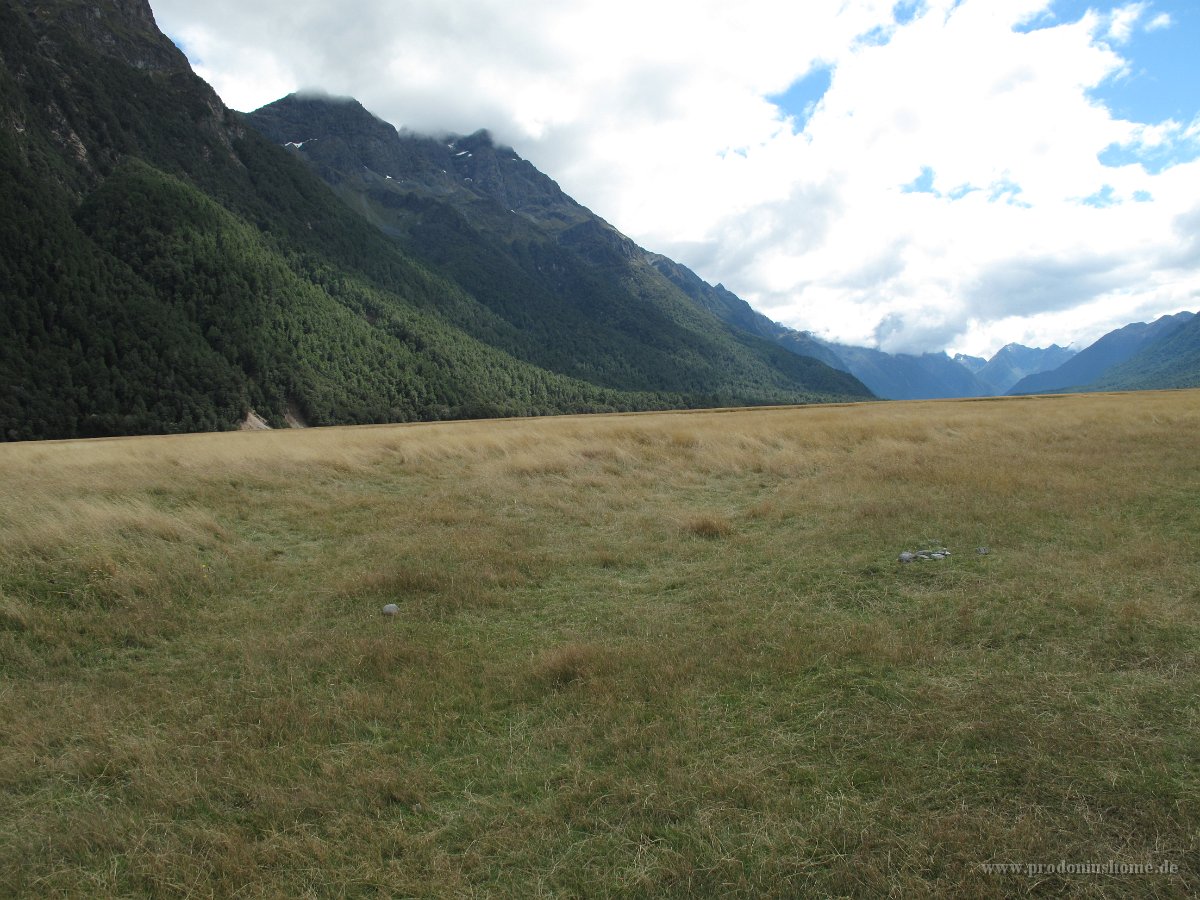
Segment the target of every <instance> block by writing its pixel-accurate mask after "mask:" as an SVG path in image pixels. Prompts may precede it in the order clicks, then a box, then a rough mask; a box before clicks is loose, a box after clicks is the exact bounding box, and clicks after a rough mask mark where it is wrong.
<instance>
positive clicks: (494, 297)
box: [247, 94, 868, 403]
mask: <svg viewBox="0 0 1200 900" xmlns="http://www.w3.org/2000/svg"><path fill="white" fill-rule="evenodd" d="M247 121H248V122H249V123H250V124H251V125H252V126H253V127H254V128H255V129H257V130H258V131H259V132H260V133H262V134H263V135H264V136H265V137H266V138H267V139H269V140H270V141H271V142H273V143H275V144H276V145H278V146H281V147H285V148H288V149H289V150H290V151H291V152H292V153H294V154H295V155H296V156H297V157H298V158H300V159H302V160H304V162H305V163H307V164H308V165H309V166H310V167H311V168H312V169H313V171H314V172H316V173H317V174H318V175H320V176H321V177H322V178H323V179H324V180H325V181H326V182H327V183H328V184H329V185H330V186H331V187H333V189H334V190H335V192H337V194H338V195H339V196H340V197H342V199H343V200H344V201H345V202H346V204H347V205H348V206H349V207H350V208H351V209H354V210H355V211H357V212H359V213H360V214H362V215H363V216H364V217H365V218H366V219H368V220H369V221H371V222H373V223H375V225H376V226H377V227H378V228H379V229H380V230H381V231H382V232H384V233H385V234H387V235H388V236H390V237H391V238H392V239H393V240H395V241H396V243H397V244H398V245H399V246H400V247H401V248H403V249H404V251H405V252H406V253H409V254H411V255H413V256H415V257H416V258H418V259H420V260H421V262H422V263H423V264H424V265H426V266H428V267H429V268H431V269H433V270H434V271H436V272H438V273H439V274H440V275H442V276H444V277H446V278H447V279H449V280H452V281H454V282H455V283H457V284H459V285H461V286H463V287H464V288H465V289H466V290H467V291H468V292H469V293H470V294H471V295H472V296H473V297H475V298H476V299H478V300H479V301H480V302H481V303H482V304H483V305H485V306H486V307H487V308H488V309H489V311H490V312H491V313H493V314H494V319H493V320H491V321H489V322H488V323H486V329H481V328H480V325H481V324H482V323H477V322H476V321H474V320H473V319H469V318H467V319H462V318H460V319H456V320H455V323H456V324H457V325H459V327H462V328H463V329H465V330H467V331H468V332H469V333H471V334H474V335H475V336H477V337H479V338H480V339H481V340H486V341H487V342H489V343H491V344H493V345H495V346H499V347H501V348H503V349H504V350H505V351H507V352H509V353H511V354H513V355H514V356H516V357H518V358H520V359H522V360H525V361H528V362H530V363H533V364H535V365H538V366H541V367H544V368H546V369H549V370H551V371H554V372H558V373H562V374H565V375H569V376H572V377H575V378H580V379H585V380H587V381H589V382H592V383H595V384H597V385H602V386H605V387H609V388H614V389H620V390H659V391H674V392H681V393H685V394H694V393H696V392H701V393H703V394H705V395H706V396H707V397H709V398H710V401H711V402H715V403H745V402H762V401H764V400H765V401H777V402H784V401H786V400H787V399H788V398H789V397H791V398H795V397H796V396H797V392H798V391H803V392H807V394H808V396H811V395H812V394H813V392H825V393H829V394H839V395H842V396H858V397H865V396H868V394H867V391H866V389H865V388H864V387H863V386H862V385H861V384H860V383H858V382H857V381H856V380H855V379H853V378H848V377H847V376H846V375H845V374H844V373H842V372H839V371H836V370H834V369H832V368H830V367H829V366H828V365H827V364H825V363H823V362H821V361H820V359H819V357H817V358H814V357H812V356H802V355H797V354H795V353H788V352H784V350H782V349H781V348H780V347H779V346H777V345H776V343H775V341H773V340H772V337H773V336H774V335H773V329H774V330H775V331H778V330H783V329H782V326H776V325H775V324H774V323H772V322H770V320H769V319H767V318H766V317H765V316H761V315H759V314H758V313H755V312H754V311H753V310H751V309H750V308H749V307H748V306H747V305H746V304H745V303H744V302H743V301H741V300H740V299H739V298H737V297H736V296H734V295H733V294H731V293H730V292H728V291H726V290H725V289H724V288H723V287H721V286H718V287H716V288H714V287H712V286H710V285H707V284H705V283H704V282H703V281H701V280H700V279H699V277H698V276H696V275H695V274H694V273H692V272H690V271H688V270H687V269H685V268H684V267H682V266H679V265H678V264H676V263H673V262H672V261H670V260H668V259H666V258H665V257H662V256H660V255H657V254H653V253H650V252H648V251H646V250H644V249H642V248H641V247H639V246H637V245H636V244H635V243H634V242H633V241H631V240H630V239H629V238H627V237H625V236H624V235H622V234H621V233H620V232H618V231H617V230H616V229H615V228H613V227H612V226H611V225H610V224H609V223H608V222H606V221H604V220H603V219H601V218H600V217H599V216H597V215H595V214H594V213H592V212H591V211H590V210H588V209H586V208H585V207H583V206H581V205H580V204H579V203H577V202H576V201H574V200H573V199H572V198H570V197H569V196H567V195H566V194H565V193H564V192H563V191H562V189H561V188H560V187H559V186H558V185H557V184H556V183H555V182H554V181H553V180H552V179H550V178H549V177H548V176H546V175H544V174H543V173H541V172H539V171H538V170H537V169H536V168H535V167H534V166H533V165H532V164H531V163H529V162H528V161H527V160H524V159H522V158H521V157H520V156H519V155H518V154H517V153H516V152H515V151H514V150H513V149H512V148H510V147H505V146H500V145H497V144H496V143H495V141H494V140H493V139H492V137H491V135H490V134H489V133H488V132H486V131H479V132H476V133H474V134H472V135H468V136H465V137H464V136H456V135H451V136H447V137H443V138H435V137H431V136H428V135H421V134H416V133H413V132H409V131H406V130H398V129H396V128H395V127H393V126H392V125H389V124H388V123H386V122H384V121H382V120H381V119H379V118H378V117H376V116H374V115H373V114H371V113H370V112H368V111H367V110H366V109H365V108H363V107H362V105H361V104H359V103H358V102H357V101H354V100H351V99H347V98H333V97H327V96H318V95H307V96H301V95H296V94H293V95H289V96H287V97H284V98H282V99H280V100H277V101H275V102H274V103H271V104H268V105H267V106H264V107H262V108H261V109H259V110H256V111H255V112H253V113H251V114H250V115H249V116H248V117H247ZM814 349H815V348H814Z"/></svg>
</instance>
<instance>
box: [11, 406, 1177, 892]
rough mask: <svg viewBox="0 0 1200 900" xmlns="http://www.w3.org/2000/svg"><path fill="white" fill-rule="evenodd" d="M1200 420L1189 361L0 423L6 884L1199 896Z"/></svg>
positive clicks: (128, 888) (51, 888)
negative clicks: (162, 433) (716, 403)
mask: <svg viewBox="0 0 1200 900" xmlns="http://www.w3.org/2000/svg"><path fill="white" fill-rule="evenodd" d="M1198 436H1200V392H1195V391H1193V392H1174V393H1146V394H1126V395H1081V396H1064V397H1055V398H1021V399H1006V400H999V401H957V402H956V401H942V402H910V403H887V404H883V403H879V404H864V405H852V406H841V407H808V408H799V409H770V410H753V411H728V412H699V413H683V414H661V415H657V414H654V415H637V416H606V417H590V418H589V417H573V418H560V419H540V420H523V421H499V422H473V423H448V424H436V425H415V426H414V425H409V426H395V427H390V426H389V427H367V428H342V429H327V430H313V431H296V432H264V433H236V434H221V435H193V436H181V437H165V438H131V439H118V440H109V441H96V442H84V441H80V442H65V443H48V444H21V445H8V446H0V501H2V502H0V895H3V896H10V895H16V896H37V897H43V896H61V895H71V896H84V895H87V896H104V895H121V896H130V895H133V896H136V895H147V896H210V895H218V896H228V895H236V896H241V897H260V896H270V897H275V896H288V897H301V896H322V897H324V896H409V895H411V896H456V897H457V896H514V897H539V896H578V897H596V896H643V897H660V896H687V895H697V896H708V895H743V896H781V897H782V896H787V897H790V896H810V895H815V896H827V895H834V896H837V895H844V896H885V895H889V894H890V895H893V896H897V897H901V896H903V897H907V896H926V895H942V896H979V897H988V896H996V897H999V896H1024V895H1034V896H1058V895H1061V894H1063V893H1069V894H1073V895H1077V896H1084V897H1088V896H1131V895H1132V896H1147V897H1183V896H1189V895H1196V894H1197V893H1198V892H1200V714H1198V713H1200V657H1198V653H1200V617H1198V611H1200V540H1198V537H1200V440H1198ZM935 544H941V545H944V546H946V547H948V548H949V549H950V550H951V551H952V555H951V556H950V557H949V558H947V559H944V560H941V561H921V562H914V563H911V564H907V565H905V564H901V563H899V562H898V561H897V556H898V554H899V553H900V552H901V551H903V550H919V549H922V548H925V547H931V546H934V545H935ZM981 546H986V547H988V548H989V550H990V552H989V553H987V554H986V555H984V554H979V553H977V552H976V548H977V547H981ZM386 603H396V604H398V605H399V607H400V614H399V615H398V616H396V617H394V618H388V617H385V616H383V615H381V609H382V607H383V605H384V604H386ZM1059 863H1066V864H1068V865H1084V864H1093V865H1107V864H1109V863H1115V864H1117V865H1118V866H1119V865H1122V864H1127V865H1137V866H1145V865H1152V866H1154V867H1160V866H1161V867H1163V868H1164V870H1165V871H1163V872H1158V871H1155V872H1150V873H1136V874H1079V873H1067V872H1058V871H1041V872H1038V871H1035V870H1034V868H1033V867H1037V866H1044V867H1046V869H1047V870H1049V869H1051V868H1054V867H1057V866H1058V864H1059ZM994 864H1014V865H1019V866H1020V867H1021V871H1020V872H1014V873H996V872H989V871H987V868H986V867H987V866H991V865H994ZM1026 866H1029V867H1030V868H1028V869H1027V868H1026ZM1172 867H1174V871H1169V870H1170V869H1171V868H1172Z"/></svg>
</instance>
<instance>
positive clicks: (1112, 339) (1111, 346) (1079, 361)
mask: <svg viewBox="0 0 1200 900" xmlns="http://www.w3.org/2000/svg"><path fill="white" fill-rule="evenodd" d="M1192 319H1193V314H1192V313H1190V312H1181V313H1176V314H1175V315H1172V316H1162V317H1161V318H1158V319H1156V320H1155V321H1153V322H1151V323H1146V322H1134V323H1132V324H1130V325H1126V326H1124V327H1123V328H1118V329H1116V330H1115V331H1110V332H1109V333H1108V334H1106V335H1104V336H1103V337H1101V338H1100V339H1099V340H1097V341H1096V342H1095V343H1093V344H1091V345H1090V346H1089V347H1086V348H1084V349H1083V350H1080V351H1079V353H1077V354H1076V355H1075V356H1073V357H1071V358H1070V359H1068V360H1067V361H1066V362H1065V363H1063V364H1062V365H1060V366H1058V367H1057V368H1055V369H1052V370H1050V371H1048V372H1041V373H1039V374H1036V375H1028V376H1026V377H1024V378H1022V379H1021V380H1020V381H1018V382H1017V383H1016V384H1014V385H1013V386H1012V387H1011V388H1010V389H1009V391H1008V393H1009V394H1038V393H1048V392H1053V391H1065V390H1071V389H1076V388H1083V387H1084V386H1085V385H1091V384H1093V383H1100V382H1101V381H1102V380H1105V379H1106V378H1107V375H1108V372H1109V370H1111V369H1113V368H1114V367H1115V366H1119V365H1120V364H1122V363H1124V362H1126V361H1127V360H1130V359H1132V358H1133V357H1134V356H1137V355H1138V354H1139V353H1141V351H1143V350H1147V349H1148V348H1150V347H1151V346H1153V345H1154V344H1155V343H1156V342H1159V341H1161V340H1164V339H1165V338H1168V337H1170V336H1171V335H1172V334H1173V333H1174V332H1176V331H1177V330H1179V329H1180V328H1182V327H1183V326H1184V325H1186V324H1187V323H1188V322H1189V321H1191V320H1192Z"/></svg>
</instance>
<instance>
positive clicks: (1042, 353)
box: [973, 344, 1075, 394]
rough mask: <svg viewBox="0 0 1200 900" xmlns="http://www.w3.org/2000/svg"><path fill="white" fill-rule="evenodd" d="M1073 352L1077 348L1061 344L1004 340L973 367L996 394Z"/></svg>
mask: <svg viewBox="0 0 1200 900" xmlns="http://www.w3.org/2000/svg"><path fill="white" fill-rule="evenodd" d="M1074 355H1075V351H1074V350H1071V349H1069V348H1067V347H1060V346H1058V344H1053V345H1051V346H1049V347H1026V346H1024V345H1023V344H1005V345H1004V346H1003V347H1001V348H1000V349H999V350H998V351H996V353H995V355H993V356H992V358H991V359H989V360H988V361H987V362H986V363H985V364H984V365H983V366H981V367H979V368H978V369H975V370H973V371H974V372H975V376H976V377H977V378H978V379H979V380H980V381H982V382H983V383H984V384H986V385H987V386H988V387H989V388H990V389H991V392H992V393H993V394H1003V393H1004V392H1005V391H1007V390H1008V389H1009V388H1010V387H1012V386H1013V385H1014V384H1016V383H1017V382H1018V381H1020V380H1021V379H1022V378H1024V377H1025V376H1026V375H1034V374H1037V373H1039V372H1047V371H1049V370H1051V369H1054V368H1057V367H1058V366H1061V365H1062V364H1063V363H1064V362H1066V361H1067V360H1068V359H1070V358H1071V357H1072V356H1074Z"/></svg>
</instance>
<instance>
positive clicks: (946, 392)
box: [827, 344, 991, 400]
mask: <svg viewBox="0 0 1200 900" xmlns="http://www.w3.org/2000/svg"><path fill="white" fill-rule="evenodd" d="M827 347H828V348H829V349H830V350H831V351H832V352H833V353H834V354H836V355H837V357H838V358H839V359H840V360H842V364H843V366H844V367H845V370H846V371H848V372H850V373H852V374H853V375H854V376H855V377H856V378H858V379H859V380H860V381H862V383H863V384H865V385H866V386H867V387H868V388H870V389H871V391H872V393H874V394H875V395H876V396H878V397H882V398H884V399H887V400H927V399H935V398H941V397H983V396H987V395H988V394H990V393H991V391H990V390H989V389H988V387H987V385H985V384H984V383H983V382H982V381H980V380H979V379H978V378H977V377H976V376H975V375H973V374H972V373H971V372H970V371H969V370H968V369H967V368H966V367H964V366H963V365H962V364H961V363H958V362H956V361H955V360H953V359H951V358H950V357H949V356H947V355H946V354H945V353H923V354H920V355H914V354H908V353H886V352H884V351H882V350H874V349H871V348H868V347H853V346H848V345H846V344H827Z"/></svg>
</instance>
